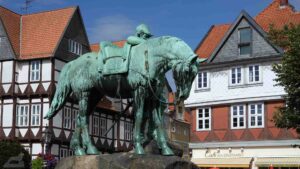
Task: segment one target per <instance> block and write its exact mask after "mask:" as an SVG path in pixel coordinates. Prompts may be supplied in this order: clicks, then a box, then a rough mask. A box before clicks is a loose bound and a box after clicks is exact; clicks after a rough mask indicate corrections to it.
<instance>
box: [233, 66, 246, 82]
mask: <svg viewBox="0 0 300 169" xmlns="http://www.w3.org/2000/svg"><path fill="white" fill-rule="evenodd" d="M230 74H231V76H230V84H231V85H239V84H242V83H243V69H242V67H234V68H231V71H230Z"/></svg>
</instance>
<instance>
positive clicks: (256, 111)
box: [249, 103, 264, 128]
mask: <svg viewBox="0 0 300 169" xmlns="http://www.w3.org/2000/svg"><path fill="white" fill-rule="evenodd" d="M260 127H264V105H263V104H262V103H258V104H249V128H260Z"/></svg>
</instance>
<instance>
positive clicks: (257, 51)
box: [209, 11, 281, 63]
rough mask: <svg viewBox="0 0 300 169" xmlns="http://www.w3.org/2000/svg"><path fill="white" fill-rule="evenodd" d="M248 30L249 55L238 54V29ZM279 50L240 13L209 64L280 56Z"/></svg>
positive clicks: (256, 26) (244, 14) (246, 16)
mask: <svg viewBox="0 0 300 169" xmlns="http://www.w3.org/2000/svg"><path fill="white" fill-rule="evenodd" d="M242 28H250V30H251V40H250V48H251V49H250V54H247V55H241V54H240V44H241V43H240V33H239V32H240V29H242ZM280 53H281V50H280V49H279V48H277V47H276V46H274V45H273V44H272V43H271V42H270V41H269V40H268V39H267V36H266V34H265V32H264V31H263V30H262V29H261V28H260V26H259V25H257V24H256V22H255V21H254V20H253V19H252V18H251V17H250V16H249V15H248V14H247V13H246V12H244V11H243V12H242V13H241V14H240V16H239V17H238V19H237V20H236V21H235V22H234V24H232V26H231V27H230V29H229V30H228V32H227V33H226V34H225V36H224V37H223V40H222V41H221V43H220V44H219V46H218V47H217V48H216V49H215V50H214V52H213V54H212V55H211V57H210V58H209V62H214V63H218V62H227V61H234V60H242V59H251V58H258V57H269V56H274V55H280Z"/></svg>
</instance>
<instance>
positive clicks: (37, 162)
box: [31, 157, 43, 169]
mask: <svg viewBox="0 0 300 169" xmlns="http://www.w3.org/2000/svg"><path fill="white" fill-rule="evenodd" d="M31 167H32V169H42V167H43V159H42V158H41V157H37V158H36V159H34V160H32V163H31Z"/></svg>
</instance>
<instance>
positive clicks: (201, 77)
mask: <svg viewBox="0 0 300 169" xmlns="http://www.w3.org/2000/svg"><path fill="white" fill-rule="evenodd" d="M197 77H198V79H197V88H198V89H205V88H208V73H207V72H199V73H198V76H197Z"/></svg>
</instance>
